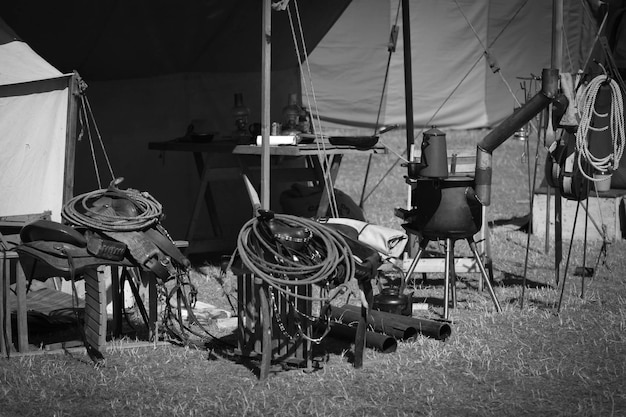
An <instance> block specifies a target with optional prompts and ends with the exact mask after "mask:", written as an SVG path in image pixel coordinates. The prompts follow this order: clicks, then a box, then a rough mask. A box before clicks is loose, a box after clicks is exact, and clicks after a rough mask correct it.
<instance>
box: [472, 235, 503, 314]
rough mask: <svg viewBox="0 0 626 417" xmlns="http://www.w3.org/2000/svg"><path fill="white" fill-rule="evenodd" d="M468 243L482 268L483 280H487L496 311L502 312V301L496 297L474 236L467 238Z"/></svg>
mask: <svg viewBox="0 0 626 417" xmlns="http://www.w3.org/2000/svg"><path fill="white" fill-rule="evenodd" d="M467 243H469V246H470V248H471V249H472V253H473V254H474V258H475V259H476V263H477V264H478V267H479V268H480V275H482V277H483V280H485V284H486V285H487V289H488V290H489V295H490V296H491V300H492V301H493V304H494V305H495V306H496V311H497V312H498V313H502V307H500V303H499V302H498V299H497V298H496V293H495V292H494V291H493V287H492V286H491V281H490V280H489V276H488V275H487V271H485V266H484V265H483V262H482V261H481V260H480V254H479V253H478V249H477V248H476V242H474V239H473V238H471V237H470V238H467Z"/></svg>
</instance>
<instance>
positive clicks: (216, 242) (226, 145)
mask: <svg viewBox="0 0 626 417" xmlns="http://www.w3.org/2000/svg"><path fill="white" fill-rule="evenodd" d="M235 145H236V144H235V143H233V142H230V141H215V142H212V141H211V142H202V141H193V140H190V139H186V138H180V139H174V140H170V141H165V142H150V143H149V144H148V149H151V150H159V151H175V152H191V153H192V154H193V158H194V161H195V165H196V171H197V172H198V176H199V177H200V185H199V187H198V192H197V195H196V200H195V203H194V208H193V211H192V214H191V217H190V219H189V223H188V226H187V232H186V234H185V240H186V241H188V242H189V244H190V246H193V245H194V244H197V243H198V242H197V241H196V240H194V231H195V229H196V226H197V223H198V220H199V217H200V213H201V211H202V205H203V204H204V205H205V207H206V210H207V213H208V215H209V216H208V217H209V225H210V228H211V230H210V231H209V233H210V238H209V239H207V240H206V241H204V242H202V244H201V248H202V250H206V251H219V250H224V249H227V248H226V244H225V243H224V240H223V233H222V228H221V225H220V222H219V216H218V214H217V209H216V206H215V198H214V196H213V191H212V190H211V185H210V183H211V182H212V181H225V180H237V179H239V178H240V173H241V169H240V168H239V167H238V166H233V167H222V168H216V167H212V166H211V165H210V163H209V154H215V153H217V154H228V155H231V154H232V151H233V148H234V147H235Z"/></svg>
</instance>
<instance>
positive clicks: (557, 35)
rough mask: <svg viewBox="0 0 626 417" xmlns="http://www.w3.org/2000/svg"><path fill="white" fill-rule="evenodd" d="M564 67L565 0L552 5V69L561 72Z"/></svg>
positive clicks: (555, 1) (554, 1)
mask: <svg viewBox="0 0 626 417" xmlns="http://www.w3.org/2000/svg"><path fill="white" fill-rule="evenodd" d="M562 65H563V0H553V3H552V68H555V69H558V70H559V73H560V72H561V70H562V68H561V66H562Z"/></svg>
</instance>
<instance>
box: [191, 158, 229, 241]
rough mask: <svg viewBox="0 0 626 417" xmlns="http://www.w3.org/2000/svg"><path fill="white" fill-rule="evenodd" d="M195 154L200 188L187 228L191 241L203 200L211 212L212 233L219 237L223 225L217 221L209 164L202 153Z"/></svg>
mask: <svg viewBox="0 0 626 417" xmlns="http://www.w3.org/2000/svg"><path fill="white" fill-rule="evenodd" d="M193 156H194V160H195V162H196V169H197V171H198V175H199V176H200V187H199V189H198V194H197V196H196V202H195V204H194V208H193V213H192V216H191V220H190V222H189V226H188V228H187V237H186V240H188V241H189V242H191V241H192V240H193V234H194V231H195V228H196V224H197V222H198V217H199V216H200V208H201V206H202V201H203V200H204V204H205V205H206V208H207V211H208V213H209V223H210V225H211V233H212V235H213V236H215V237H219V236H221V235H222V230H221V227H220V225H219V222H218V221H217V218H218V217H217V210H216V209H215V204H214V201H213V193H212V192H211V186H210V184H209V181H210V178H209V177H210V174H209V173H210V168H209V165H208V164H207V163H205V161H204V159H203V157H202V154H201V153H199V152H194V154H193Z"/></svg>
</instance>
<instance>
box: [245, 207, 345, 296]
mask: <svg viewBox="0 0 626 417" xmlns="http://www.w3.org/2000/svg"><path fill="white" fill-rule="evenodd" d="M273 216H274V218H273V221H276V222H278V223H280V224H281V225H282V226H286V227H288V228H292V229H296V228H301V230H307V231H308V232H310V238H308V239H306V240H307V241H306V242H301V241H299V240H302V239H299V238H295V239H293V238H292V239H289V238H287V239H285V237H284V236H282V237H281V236H280V235H279V234H273V233H271V232H270V231H269V229H268V220H267V219H263V217H262V216H259V217H255V218H253V219H251V220H249V221H248V222H247V223H246V224H244V226H243V227H242V228H241V231H240V232H239V236H238V238H237V253H238V254H239V256H240V258H241V260H242V263H243V265H244V266H245V267H246V268H247V269H248V270H249V271H250V272H252V273H253V274H254V276H255V277H258V278H261V279H262V280H263V281H264V282H266V283H267V284H268V285H269V286H270V287H272V288H274V289H275V290H276V291H278V292H280V293H282V294H284V295H286V296H288V297H291V298H294V299H304V300H310V301H328V298H327V297H313V296H308V295H303V294H300V293H298V291H297V287H301V286H306V285H311V284H316V285H319V286H320V287H327V286H328V285H327V284H331V283H334V284H338V286H341V285H344V283H345V282H347V281H348V280H350V279H351V278H352V277H354V274H355V261H354V258H353V256H352V253H351V251H350V248H349V247H348V245H347V244H346V242H345V240H344V239H343V237H342V236H341V235H340V234H339V233H338V232H336V231H334V230H332V229H331V228H328V227H326V226H324V225H322V224H320V223H318V222H316V221H313V220H310V219H306V218H302V217H297V216H292V215H288V214H273ZM294 240H295V244H292V243H294Z"/></svg>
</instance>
